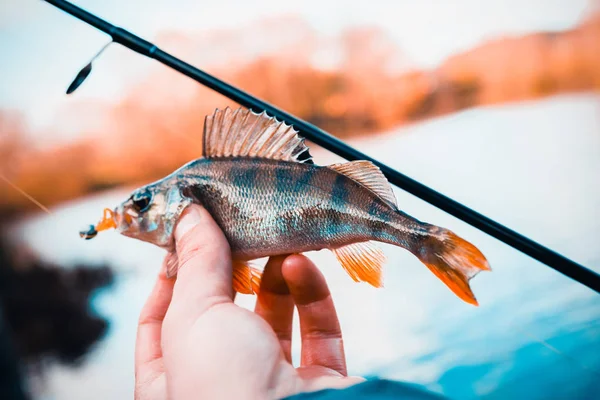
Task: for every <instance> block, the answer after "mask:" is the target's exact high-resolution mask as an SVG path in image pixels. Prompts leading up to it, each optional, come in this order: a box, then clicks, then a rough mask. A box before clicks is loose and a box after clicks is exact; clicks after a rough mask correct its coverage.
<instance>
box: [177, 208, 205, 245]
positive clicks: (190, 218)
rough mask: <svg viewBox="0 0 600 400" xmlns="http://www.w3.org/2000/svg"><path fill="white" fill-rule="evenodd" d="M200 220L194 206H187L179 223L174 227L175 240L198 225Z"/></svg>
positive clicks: (198, 212) (200, 217) (200, 216)
mask: <svg viewBox="0 0 600 400" xmlns="http://www.w3.org/2000/svg"><path fill="white" fill-rule="evenodd" d="M201 220H202V215H201V214H200V211H199V210H198V209H197V208H196V207H194V206H188V207H187V208H186V209H185V210H184V211H183V214H182V215H181V217H180V218H179V222H178V223H177V226H176V227H175V240H177V241H179V240H180V239H181V238H182V237H183V236H184V235H185V234H186V233H188V232H189V231H190V230H191V229H192V228H193V227H195V226H196V225H198V224H199V223H200V221H201Z"/></svg>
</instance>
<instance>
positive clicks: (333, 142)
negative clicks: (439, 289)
mask: <svg viewBox="0 0 600 400" xmlns="http://www.w3.org/2000/svg"><path fill="white" fill-rule="evenodd" d="M43 1H45V2H47V3H50V4H52V5H54V6H56V7H57V8H59V9H61V10H63V11H64V12H66V13H68V14H70V15H72V16H73V17H75V18H77V19H79V20H81V21H83V22H85V23H87V24H89V25H91V26H93V27H95V28H96V29H98V30H100V31H102V32H104V33H106V34H108V35H110V36H111V38H112V41H111V43H112V42H114V43H119V44H121V45H123V46H125V47H127V48H129V49H130V50H133V51H135V52H136V53H139V54H142V55H144V56H146V57H149V58H153V59H155V60H157V61H159V62H161V63H162V64H164V65H166V66H168V67H170V68H172V69H174V70H176V71H178V72H180V73H182V74H184V75H186V76H187V77H189V78H191V79H193V80H195V81H197V82H199V83H201V84H202V85H204V86H207V87H209V88H211V89H213V90H214V91H216V92H218V93H220V94H222V95H224V96H226V97H228V98H229V99H231V100H233V101H235V102H237V103H238V104H240V105H242V106H244V107H246V108H249V109H251V110H253V111H255V112H262V111H266V112H267V113H268V114H269V115H271V116H274V117H276V118H277V119H279V120H280V121H284V122H285V123H287V124H289V125H293V126H294V127H295V128H296V129H297V130H298V131H299V133H300V134H301V135H302V136H304V137H305V138H307V139H308V140H310V141H312V142H313V143H315V144H317V145H319V146H321V147H323V148H325V149H327V150H329V151H331V152H333V153H335V154H337V155H338V156H341V157H342V158H345V159H346V160H349V161H354V160H368V161H371V162H372V163H374V164H375V165H377V166H378V167H379V168H380V169H381V172H382V173H383V174H384V175H385V176H386V178H387V179H388V180H389V182H390V183H391V184H393V185H395V186H397V187H399V188H401V189H403V190H405V191H407V192H408V193H410V194H412V195H414V196H416V197H418V198H420V199H422V200H424V201H426V202H428V203H429V204H432V205H433V206H435V207H437V208H439V209H441V210H444V211H446V212H447V213H449V214H451V215H453V216H454V217H456V218H459V219H461V220H462V221H464V222H466V223H468V224H470V225H471V226H473V227H475V228H477V229H479V230H481V231H483V232H485V233H487V234H489V235H490V236H493V237H495V238H496V239H498V240H500V241H502V242H504V243H506V244H507V245H509V246H511V247H513V248H515V249H517V250H519V251H521V252H523V253H525V254H527V255H528V256H530V257H532V258H534V259H536V260H538V261H540V262H541V263H543V264H546V265H547V266H549V267H551V268H553V269H554V270H556V271H558V272H560V273H562V274H564V275H566V276H568V277H569V278H571V279H574V280H576V281H577V282H579V283H581V284H583V285H585V286H587V287H589V288H590V289H592V290H594V291H596V292H598V293H600V275H599V274H597V273H596V272H594V271H592V270H591V269H588V268H586V267H584V266H583V265H580V264H578V263H576V262H575V261H573V260H570V259H568V258H566V257H564V256H563V255H561V254H559V253H557V252H555V251H553V250H551V249H549V248H547V247H545V246H542V245H541V244H539V243H537V242H535V241H533V240H531V239H529V238H527V237H525V236H523V235H521V234H520V233H518V232H515V231H513V230H512V229H509V228H507V227H506V226H504V225H501V224H499V223H498V222H496V221H494V220H492V219H490V218H488V217H486V216H484V215H482V214H480V213H478V212H476V211H474V210H472V209H470V208H468V207H466V206H465V205H463V204H461V203H459V202H457V201H455V200H453V199H451V198H449V197H447V196H445V195H443V194H441V193H439V192H437V191H435V190H433V189H431V188H429V187H427V186H425V185H423V184H422V183H420V182H418V181H416V180H414V179H412V178H409V177H408V176H406V175H404V174H402V173H400V172H398V171H396V170H394V169H392V168H390V167H389V166H387V165H385V164H383V163H381V162H379V161H377V160H375V159H373V158H371V157H369V156H368V155H366V154H364V153H362V152H360V151H358V150H357V149H355V148H353V147H351V146H349V145H348V144H346V143H344V142H342V141H341V140H339V139H337V138H336V137H334V136H332V135H330V134H329V133H327V132H325V131H323V130H322V129H320V128H318V127H316V126H315V125H312V124H310V123H308V122H306V121H303V120H301V119H300V118H297V117H295V116H293V115H291V114H289V113H287V112H285V111H283V110H280V109H279V108H277V107H275V106H273V105H271V104H269V103H267V102H265V101H263V100H260V99H258V98H256V97H254V96H252V95H251V94H248V93H246V92H244V91H242V90H240V89H238V88H236V87H234V86H232V85H230V84H228V83H226V82H223V81H221V80H219V79H218V78H216V77H214V76H212V75H209V74H207V73H206V72H204V71H201V70H200V69H198V68H196V67H194V66H192V65H190V64H188V63H186V62H185V61H182V60H180V59H178V58H176V57H174V56H172V55H171V54H169V53H167V52H165V51H163V50H161V49H159V48H158V47H157V46H156V45H154V44H153V43H150V42H148V41H147V40H144V39H142V38H140V37H139V36H136V35H134V34H133V33H131V32H129V31H127V30H125V29H123V28H120V27H118V26H115V25H113V24H111V23H109V22H107V21H105V20H103V19H101V18H99V17H97V16H95V15H94V14H91V13H89V12H88V11H86V10H84V9H82V8H80V7H78V6H76V5H74V4H72V3H70V2H68V1H64V0H43ZM109 44H110V43H109ZM105 48H106V46H104V47H103V48H102V50H101V51H100V52H99V53H97V54H96V56H95V57H94V58H93V59H92V61H90V63H88V64H87V65H86V66H85V67H84V68H83V69H82V70H81V71H80V72H79V74H77V77H76V78H75V80H74V81H73V83H72V84H71V85H70V86H69V89H68V93H72V92H73V91H75V90H76V89H77V87H79V85H81V83H82V82H83V81H84V80H85V79H86V78H87V76H88V75H89V74H90V72H91V70H92V62H93V61H94V59H95V58H96V57H97V56H98V55H100V53H102V51H103V50H104V49H105Z"/></svg>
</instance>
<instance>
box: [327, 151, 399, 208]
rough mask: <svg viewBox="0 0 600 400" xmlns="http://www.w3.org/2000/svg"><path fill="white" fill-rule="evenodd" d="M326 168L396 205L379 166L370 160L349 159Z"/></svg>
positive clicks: (390, 188)
mask: <svg viewBox="0 0 600 400" xmlns="http://www.w3.org/2000/svg"><path fill="white" fill-rule="evenodd" d="M328 168H331V169H333V170H335V171H337V172H339V173H340V174H343V175H346V176H347V177H348V178H351V179H353V180H355V181H356V182H358V183H360V184H362V185H363V186H366V187H367V188H369V189H370V190H372V191H373V192H375V193H376V194H377V195H378V196H379V197H381V198H382V199H383V200H385V201H386V202H388V203H390V204H391V205H392V206H393V207H394V208H397V207H398V204H397V202H396V196H394V192H393V191H392V187H391V186H390V184H389V182H388V181H387V179H386V178H385V175H383V173H382V172H381V170H380V169H379V167H377V165H375V164H373V163H372V162H370V161H364V160H359V161H351V162H347V163H341V164H332V165H329V166H328Z"/></svg>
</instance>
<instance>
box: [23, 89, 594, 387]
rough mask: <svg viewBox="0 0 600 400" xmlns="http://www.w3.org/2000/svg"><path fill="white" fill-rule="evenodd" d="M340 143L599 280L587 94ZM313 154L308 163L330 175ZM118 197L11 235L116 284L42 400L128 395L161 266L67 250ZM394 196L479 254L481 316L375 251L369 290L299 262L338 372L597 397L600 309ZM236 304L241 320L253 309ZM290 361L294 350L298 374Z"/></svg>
mask: <svg viewBox="0 0 600 400" xmlns="http://www.w3.org/2000/svg"><path fill="white" fill-rule="evenodd" d="M351 144H353V145H355V146H357V147H359V148H360V149H361V150H363V151H364V152H366V153H367V154H369V155H371V156H374V157H377V158H379V159H381V160H382V161H383V162H385V163H388V164H389V165H391V166H394V167H396V168H398V169H399V170H400V171H402V172H404V173H406V174H407V175H409V176H411V177H413V178H416V179H418V180H420V181H422V182H424V183H425V184H427V185H429V186H431V187H433V188H435V189H436V190H438V191H440V192H442V193H444V194H446V195H448V196H450V197H453V198H455V199H456V200H458V201H461V202H463V203H465V204H466V205H468V206H470V207H472V208H474V209H475V210H477V211H479V212H481V213H483V214H485V215H487V216H489V217H491V218H493V219H496V220H498V221H499V222H501V223H503V224H505V225H507V226H509V227H511V228H512V229H515V230H517V231H519V232H521V233H523V234H525V235H528V236H530V237H532V238H533V239H534V240H537V241H539V242H540V243H542V244H544V245H546V246H548V247H550V248H553V249H555V250H556V251H558V252H560V253H563V254H564V255H566V256H567V257H570V258H572V259H574V260H575V261H577V262H579V263H581V264H583V265H586V266H588V267H590V268H592V269H594V270H596V271H600V248H599V245H600V185H599V184H600V96H599V95H592V94H588V95H577V96H561V97H556V98H552V99H548V100H544V101H537V102H529V103H519V104H513V105H505V106H499V107H491V108H486V109H477V110H472V111H468V112H464V113H460V114H456V115H453V116H449V117H444V118H439V119H436V120H431V121H427V122H424V123H420V124H416V125H413V126H409V127H404V128H400V129H396V130H393V131H391V132H385V133H381V134H378V135H375V136H370V137H369V138H365V139H356V140H353V141H352V143H351ZM313 153H314V156H315V160H316V162H317V163H320V164H328V163H333V162H337V161H339V160H340V159H339V158H337V157H334V156H332V155H331V154H329V153H328V152H326V151H322V150H320V149H314V151H313ZM127 191H128V190H126V189H124V190H118V191H115V192H111V193H105V194H102V195H100V196H95V197H90V198H88V199H85V200H80V201H76V202H73V203H70V204H64V205H62V206H61V207H60V208H56V209H55V210H54V212H55V214H54V215H53V216H39V217H34V218H32V219H29V220H27V221H23V222H22V223H21V224H20V226H19V227H20V230H19V231H17V232H16V234H17V235H22V236H23V238H24V239H25V240H26V241H27V242H28V243H30V245H31V246H32V247H33V248H34V249H35V250H37V251H38V252H39V253H40V254H41V255H42V256H43V257H45V258H48V259H50V260H53V261H57V262H61V263H66V264H70V263H74V262H76V261H80V260H87V261H98V262H109V263H111V264H112V265H114V266H115V267H116V268H117V269H118V271H119V276H118V279H117V282H116V283H115V285H114V286H113V287H112V288H110V289H108V290H106V291H103V292H101V293H99V294H98V295H97V296H96V297H95V301H94V302H95V304H94V306H95V309H96V310H97V312H98V313H99V314H101V315H104V316H106V317H107V318H108V319H109V321H110V331H109V334H108V335H107V337H106V338H105V339H104V340H103V341H102V342H100V343H98V345H97V347H96V349H95V351H94V352H92V353H91V354H90V355H89V357H88V359H87V362H86V363H85V364H84V365H83V366H82V367H81V368H79V369H76V370H73V369H69V368H64V367H60V366H55V367H53V368H52V369H51V370H50V371H49V375H48V380H47V382H46V383H45V384H43V385H41V386H40V387H39V388H38V389H37V392H38V394H39V398H44V399H81V398H86V399H94V398H98V399H105V398H131V396H132V392H133V346H134V343H135V330H136V320H137V316H138V313H139V310H140V308H141V306H142V304H143V302H144V300H145V298H146V296H147V295H148V292H149V290H150V287H151V285H152V283H153V279H154V276H155V273H156V272H157V270H158V268H159V265H160V261H161V257H162V255H163V254H164V253H163V252H162V251H161V250H159V249H157V248H155V247H153V246H151V245H148V244H146V243H142V242H137V241H134V240H131V239H127V238H124V237H120V236H118V235H116V234H113V233H106V234H104V235H100V236H98V238H96V239H95V240H93V241H82V240H80V239H79V237H78V235H77V232H78V230H79V228H80V227H81V226H83V225H84V224H86V223H89V222H90V221H94V220H96V219H97V218H98V217H99V216H100V214H101V210H102V208H103V207H105V206H112V205H114V204H115V203H116V202H118V201H120V200H121V199H122V198H123V196H124V195H125V194H126V193H127ZM395 192H396V195H397V198H398V203H399V205H400V208H402V209H403V210H404V211H406V212H407V213H409V214H412V215H414V216H415V217H417V218H419V219H421V220H425V221H428V222H431V223H435V224H437V225H441V226H445V227H447V228H450V229H452V230H454V231H455V232H457V233H458V234H459V235H460V236H463V237H464V238H466V239H468V240H470V241H471V242H473V243H475V244H476V245H477V246H478V247H479V248H480V249H481V250H482V251H483V252H484V254H486V256H487V257H488V259H489V261H490V264H491V266H492V269H493V271H492V272H491V273H490V272H488V273H481V274H479V275H478V276H477V277H476V278H475V279H474V280H473V281H472V287H473V290H474V292H475V294H476V295H477V298H478V300H479V302H480V306H479V307H473V306H470V305H468V304H465V303H463V302H462V301H460V300H459V299H457V298H456V297H455V296H454V295H453V294H452V293H451V292H450V291H448V289H447V288H446V287H445V286H444V285H443V284H441V283H440V282H439V281H438V280H437V279H436V278H435V277H434V276H433V275H432V274H431V273H430V272H429V271H428V270H427V269H426V268H425V267H423V265H422V264H420V262H419V261H418V260H416V258H414V257H413V256H412V255H410V254H409V253H407V252H406V251H403V250H402V249H398V248H394V247H392V246H387V245H384V246H382V247H383V248H384V250H385V252H386V254H387V256H388V259H389V262H388V265H387V266H386V270H385V289H380V290H376V289H373V288H371V287H369V286H368V285H366V284H356V283H354V282H353V281H352V280H351V279H350V278H349V277H347V276H346V275H345V273H344V272H343V270H342V269H341V268H340V267H339V265H338V264H337V262H336V261H335V258H334V257H333V256H332V255H331V254H330V253H328V252H326V251H322V252H316V253H310V254H308V255H309V256H310V257H311V258H313V259H314V260H315V261H316V262H317V263H318V265H320V266H321V267H322V270H323V272H324V274H325V277H326V278H327V279H328V282H329V283H330V286H331V290H332V294H333V296H334V300H335V302H336V306H337V309H338V314H339V317H340V321H341V325H342V328H343V331H344V340H345V347H346V352H347V358H348V366H349V372H350V373H351V374H359V375H364V376H370V375H378V376H381V377H384V378H389V379H396V380H403V381H407V382H415V383H418V384H420V385H424V386H425V387H427V388H428V389H429V390H432V391H435V392H438V393H443V394H445V395H446V396H448V397H450V398H453V399H472V398H489V399H508V398H511V399H587V398H590V399H591V398H600V295H598V294H597V293H595V292H593V291H591V290H589V289H588V288H586V287H584V286H582V285H580V284H578V283H576V282H574V281H572V280H570V279H569V278H567V277H565V276H563V275H561V274H560V273H558V272H555V271H553V270H552V269H550V268H548V267H546V266H544V265H543V264H540V263H538V262H536V261H534V260H532V259H531V258H529V257H527V256H525V255H523V254H522V253H519V252H517V251H515V250H514V249H512V248H510V247H508V246H507V245H504V244H502V243H501V242H498V241H497V240H495V239H493V238H491V237H490V236H487V235H486V234H483V233H481V232H479V231H477V230H476V229H474V228H472V227H471V226H469V225H467V224H465V223H463V222H461V221H459V220H457V219H455V218H453V217H451V216H449V215H448V214H446V213H444V212H442V211H440V210H438V209H435V208H434V207H432V206H430V205H429V204H426V203H424V202H423V201H421V200H419V199H417V198H415V197H413V196H411V195H409V194H407V193H405V192H403V191H401V190H398V189H396V190H395ZM48 232H53V234H52V235H48ZM237 302H238V303H239V304H240V305H241V306H243V307H248V308H251V307H252V306H253V302H254V298H253V297H251V296H239V298H238V300H237ZM298 332H299V331H298V326H297V324H296V326H295V334H297V333H298ZM299 350H300V349H299V345H298V344H297V343H296V344H295V345H294V347H293V357H294V360H295V361H297V360H298V359H299ZM107 382H110V384H107Z"/></svg>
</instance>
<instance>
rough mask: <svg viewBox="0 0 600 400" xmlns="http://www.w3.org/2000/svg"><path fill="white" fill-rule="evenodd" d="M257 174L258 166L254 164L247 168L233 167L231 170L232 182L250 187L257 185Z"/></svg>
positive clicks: (242, 186)
mask: <svg viewBox="0 0 600 400" xmlns="http://www.w3.org/2000/svg"><path fill="white" fill-rule="evenodd" d="M257 174H258V168H256V167H254V166H252V167H250V168H245V169H238V168H232V169H231V170H230V171H229V175H230V179H231V183H233V184H234V185H235V186H238V187H241V188H248V189H252V188H254V187H255V186H254V185H255V183H256V176H257Z"/></svg>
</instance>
